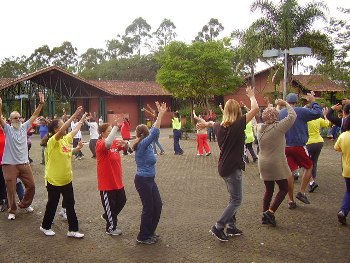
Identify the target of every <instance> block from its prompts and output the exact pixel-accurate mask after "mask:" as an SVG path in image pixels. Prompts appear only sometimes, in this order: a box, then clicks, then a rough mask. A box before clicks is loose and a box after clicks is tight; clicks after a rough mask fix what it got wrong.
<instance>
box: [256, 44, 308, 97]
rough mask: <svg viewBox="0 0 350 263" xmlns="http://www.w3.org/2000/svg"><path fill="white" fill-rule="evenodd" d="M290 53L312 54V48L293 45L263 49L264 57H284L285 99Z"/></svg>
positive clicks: (298, 54)
mask: <svg viewBox="0 0 350 263" xmlns="http://www.w3.org/2000/svg"><path fill="white" fill-rule="evenodd" d="M288 54H289V55H290V56H310V55H311V48H309V47H293V48H290V49H285V50H280V49H269V50H264V51H263V57H264V58H272V57H276V58H277V57H282V56H283V57H284V76H283V99H284V100H285V99H286V96H287V74H288Z"/></svg>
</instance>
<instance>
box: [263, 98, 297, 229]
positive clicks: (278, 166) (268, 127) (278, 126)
mask: <svg viewBox="0 0 350 263" xmlns="http://www.w3.org/2000/svg"><path fill="white" fill-rule="evenodd" d="M276 104H277V107H286V108H287V111H288V115H287V116H286V117H285V118H284V119H282V120H281V121H278V120H279V112H278V110H277V109H276V108H275V107H273V106H272V105H269V106H268V107H267V108H266V109H265V110H264V111H263V113H262V120H263V123H262V124H260V125H259V127H258V133H257V136H258V142H259V145H260V154H259V161H258V165H259V173H260V178H261V179H262V180H263V181H264V185H265V194H264V198H263V216H262V224H271V225H272V226H276V220H275V212H276V211H277V209H278V207H279V206H280V204H281V203H282V202H283V200H284V198H285V197H286V195H287V193H288V180H287V178H288V176H290V174H291V171H290V168H289V167H288V163H287V158H286V156H285V154H284V151H285V147H286V139H285V133H286V132H287V131H288V130H289V129H290V127H292V125H293V123H294V121H295V119H296V117H297V115H296V113H295V111H294V109H293V108H292V107H291V106H290V105H289V104H288V103H287V102H286V101H284V100H277V101H276ZM275 183H276V184H277V185H278V187H279V191H278V193H277V194H276V196H275V199H274V201H273V202H272V204H271V201H272V196H273V193H274V188H275Z"/></svg>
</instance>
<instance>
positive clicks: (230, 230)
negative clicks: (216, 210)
mask: <svg viewBox="0 0 350 263" xmlns="http://www.w3.org/2000/svg"><path fill="white" fill-rule="evenodd" d="M226 235H227V236H229V237H233V236H241V235H243V231H242V230H240V229H238V228H237V227H234V228H227V229H226Z"/></svg>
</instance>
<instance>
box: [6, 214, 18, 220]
mask: <svg viewBox="0 0 350 263" xmlns="http://www.w3.org/2000/svg"><path fill="white" fill-rule="evenodd" d="M7 219H8V220H15V219H16V215H15V214H11V213H9V216H8V218H7Z"/></svg>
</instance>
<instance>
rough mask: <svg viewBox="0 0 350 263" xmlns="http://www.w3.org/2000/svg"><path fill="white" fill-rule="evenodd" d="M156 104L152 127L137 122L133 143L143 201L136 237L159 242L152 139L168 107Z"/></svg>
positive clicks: (140, 240) (159, 205)
mask: <svg viewBox="0 0 350 263" xmlns="http://www.w3.org/2000/svg"><path fill="white" fill-rule="evenodd" d="M156 106H157V109H158V116H157V119H156V121H155V123H154V125H153V127H152V128H151V129H150V130H149V129H148V127H147V126H146V125H144V124H140V125H138V126H137V127H136V140H135V142H134V145H133V150H134V151H135V161H136V166H137V171H136V176H135V181H134V182H135V188H136V190H137V192H138V193H139V196H140V199H141V203H142V214H141V224H140V231H139V233H138V235H137V239H136V241H137V243H140V244H147V245H152V244H154V243H156V242H157V240H158V238H159V236H158V235H157V234H156V229H157V226H158V223H159V219H160V214H161V212H162V205H163V204H162V199H161V197H160V193H159V190H158V186H157V184H156V182H155V176H156V168H155V164H156V162H157V158H156V155H154V153H153V147H152V142H153V141H154V139H155V138H156V137H159V133H160V124H161V121H162V118H163V116H164V113H165V112H166V110H167V107H166V103H164V102H163V103H162V104H160V103H158V102H157V101H156Z"/></svg>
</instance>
